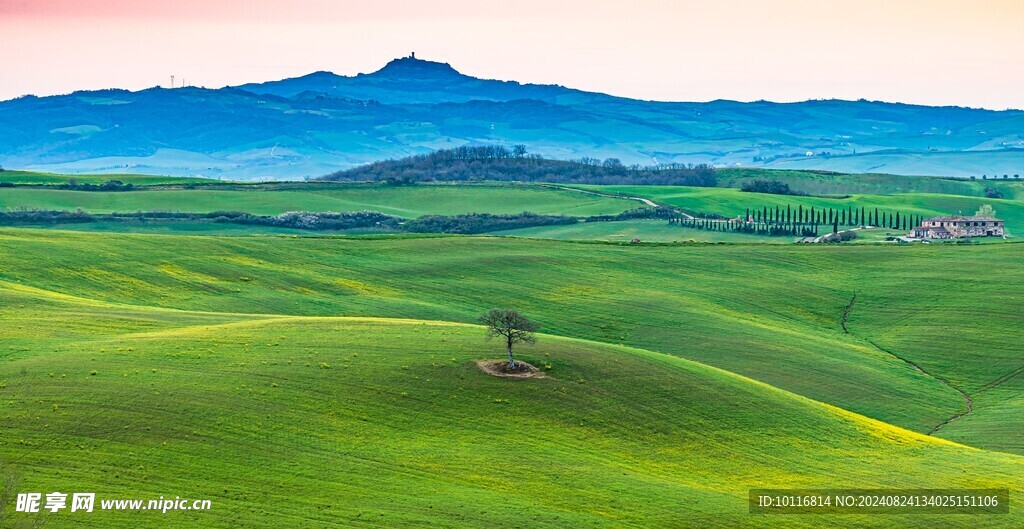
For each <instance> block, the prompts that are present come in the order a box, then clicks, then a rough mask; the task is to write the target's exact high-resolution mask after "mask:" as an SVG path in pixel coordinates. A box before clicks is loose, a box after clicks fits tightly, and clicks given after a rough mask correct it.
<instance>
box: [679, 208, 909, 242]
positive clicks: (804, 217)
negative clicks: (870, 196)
mask: <svg viewBox="0 0 1024 529" xmlns="http://www.w3.org/2000/svg"><path fill="white" fill-rule="evenodd" d="M922 220H923V217H921V216H920V215H914V214H906V213H902V212H900V211H895V212H892V211H880V210H879V209H878V208H874V209H868V208H866V207H860V208H855V207H853V206H848V207H846V208H816V207H814V206H811V207H807V208H805V207H804V206H803V204H798V205H797V206H796V207H795V208H794V207H793V206H792V205H787V206H786V207H785V208H782V207H780V206H775V207H774V208H770V207H768V206H763V207H762V208H760V209H753V210H752V209H750V208H747V210H746V213H745V214H744V215H743V216H742V217H738V218H735V219H709V218H687V217H680V216H676V217H674V218H672V219H670V220H669V224H671V225H676V226H682V227H687V228H695V229H701V230H709V231H723V232H736V233H752V234H757V235H770V236H801V237H817V236H818V235H820V233H821V228H822V227H823V226H824V227H825V228H826V229H827V228H831V232H832V233H838V232H839V230H840V228H846V227H856V226H874V227H879V228H888V229H892V230H903V231H910V230H911V229H913V228H914V227H916V226H919V225H920V224H921V221H922Z"/></svg>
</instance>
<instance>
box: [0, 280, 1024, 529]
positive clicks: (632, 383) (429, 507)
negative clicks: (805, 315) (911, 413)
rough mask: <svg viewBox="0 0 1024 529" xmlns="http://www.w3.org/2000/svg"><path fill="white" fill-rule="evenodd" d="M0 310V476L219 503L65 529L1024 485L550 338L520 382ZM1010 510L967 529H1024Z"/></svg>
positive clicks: (543, 515) (932, 451) (929, 444)
mask: <svg viewBox="0 0 1024 529" xmlns="http://www.w3.org/2000/svg"><path fill="white" fill-rule="evenodd" d="M0 300H2V303H0V314H3V316H4V321H5V323H6V324H7V326H8V328H9V329H13V332H10V333H5V334H4V341H3V346H4V347H3V349H4V353H5V355H6V356H5V361H4V362H2V363H0V380H2V381H3V388H2V389H0V392H2V393H0V394H2V395H4V397H5V398H4V402H3V406H2V407H0V418H2V420H3V424H4V426H5V436H4V438H5V441H4V442H2V443H0V460H2V461H3V462H4V463H6V464H7V465H8V467H9V468H13V469H15V470H16V472H17V473H18V474H19V477H20V479H21V483H20V485H19V490H41V491H50V490H73V491H83V490H88V491H94V492H96V493H97V495H98V498H100V499H103V498H124V497H128V498H140V499H148V498H156V497H158V496H162V495H163V496H166V495H171V496H173V495H182V496H183V497H188V498H204V499H210V500H211V501H212V503H213V510H211V511H209V512H171V513H168V514H159V513H153V512H142V513H131V512H121V513H118V512H97V513H92V514H91V515H89V516H88V517H87V516H84V515H83V516H75V515H72V514H69V513H68V512H66V511H64V512H61V513H57V514H52V515H44V516H43V518H44V519H46V520H47V521H48V523H47V526H56V527H95V526H97V525H102V526H103V527H111V528H120V527H133V528H135V527H195V526H203V527H211V528H219V527H225V528H226V527H238V526H250V527H253V526H260V527H285V526H287V527H295V526H303V527H335V526H337V525H351V526H367V527H396V526H417V525H430V526H431V527H465V526H473V527H482V526H490V527H521V526H523V524H524V523H526V524H529V525H530V526H531V527H570V526H571V527H581V526H593V527H623V526H648V527H650V526H691V527H711V526H723V527H724V526H728V527H769V526H777V524H778V522H779V519H778V518H772V517H768V516H751V515H749V514H747V506H746V496H747V489H748V488H749V487H756V486H773V487H830V486H836V484H837V483H841V484H842V485H843V486H851V487H937V486H943V487H955V486H959V487H1007V486H1008V487H1010V488H1011V489H1013V491H1014V494H1019V493H1020V492H1021V491H1022V490H1024V480H1022V479H1021V475H1022V472H1021V470H1024V459H1022V458H1021V457H1019V456H1011V455H1004V454H995V453H988V452H984V451H979V450H974V449H970V448H966V447H962V446H958V445H954V444H950V443H946V442H943V441H941V440H938V439H933V438H927V437H924V436H920V435H917V434H912V433H909V432H907V431H904V430H900V429H898V428H893V427H891V426H889V425H886V424H883V423H879V422H877V421H872V420H868V419H864V418H863V417H859V416H856V415H853V414H850V413H848V412H844V411H841V410H837V409H835V408H832V407H828V406H824V405H821V404H818V403H816V402H812V401H808V400H807V399H803V398H800V397H796V396H794V395H791V394H789V393H786V392H783V391H779V390H777V389H775V388H771V387H768V386H765V385H762V384H758V383H754V382H752V381H750V380H747V379H744V378H741V377H737V376H735V375H732V374H729V373H725V372H722V371H719V370H716V369H712V368H709V367H707V366H703V365H700V364H695V363H693V362H689V361H686V360H682V359H679V358H673V357H670V356H666V355H661V354H657V353H651V352H648V351H643V350H637V349H631V348H627V347H620V346H612V345H603V344H596V343H592V342H583V341H579V340H572V339H564V338H557V337H553V336H544V337H542V340H541V341H540V343H539V344H538V345H536V346H534V347H532V348H530V349H529V350H524V351H523V354H522V356H523V357H524V358H525V359H526V360H528V361H531V362H534V363H535V364H537V365H541V366H545V367H546V366H550V369H546V372H547V374H548V375H549V378H546V379H540V380H528V381H507V380H499V379H495V378H493V377H489V376H487V375H484V374H482V373H481V372H480V371H478V370H477V369H476V368H475V366H473V363H472V362H473V360H475V359H479V358H481V357H484V358H486V357H489V356H499V355H500V354H501V347H500V345H499V344H493V343H492V344H487V343H486V342H483V341H482V333H481V330H480V329H479V328H475V327H469V326H462V325H452V324H446V323H440V322H425V321H412V320H374V319H343V318H311V317H284V318H283V317H277V316H264V317H251V316H242V315H226V314H210V313H193V312H181V311H167V310H160V309H153V308H143V307H130V306H124V305H116V304H106V303H98V302H95V301H89V300H82V299H74V298H68V297H66V296H59V295H53V294H49V293H46V292H40V291H38V290H33V289H31V288H27V287H24V286H15V285H4V286H0ZM894 469H897V470H898V471H894ZM6 507H7V506H5V508H6ZM1011 512H1012V513H1013V514H1010V515H1008V516H981V517H971V518H970V519H969V520H968V519H965V518H960V517H950V518H949V519H947V523H951V524H953V525H959V524H960V523H961V522H963V523H967V522H969V523H970V525H971V527H1004V526H1007V525H1013V524H1016V523H1019V522H1020V521H1021V517H1020V516H1021V515H1020V514H1019V513H1017V511H1011ZM15 519H17V518H15ZM785 523H786V525H788V526H791V527H819V526H820V525H821V524H822V523H827V524H828V525H830V526H836V527H845V526H849V527H891V526H892V525H893V524H896V525H899V526H901V527H932V526H933V524H934V519H933V518H931V517H920V516H918V517H910V516H868V517H856V516H831V517H821V516H814V517H792V518H789V519H787V520H786V522H785Z"/></svg>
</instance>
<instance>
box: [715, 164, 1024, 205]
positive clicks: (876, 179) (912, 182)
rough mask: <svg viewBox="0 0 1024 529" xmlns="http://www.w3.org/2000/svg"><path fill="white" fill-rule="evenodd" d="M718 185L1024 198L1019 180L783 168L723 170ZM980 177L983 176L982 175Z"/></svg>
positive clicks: (836, 192)
mask: <svg viewBox="0 0 1024 529" xmlns="http://www.w3.org/2000/svg"><path fill="white" fill-rule="evenodd" d="M717 173H718V185H719V186H721V187H735V188H739V187H740V186H741V185H742V184H743V182H747V181H750V180H757V179H761V180H775V181H779V182H785V183H786V184H788V185H789V186H790V188H792V189H795V190H798V191H802V192H804V193H809V194H812V195H844V194H861V195H864V194H874V195H888V194H894V193H938V194H942V195H964V196H977V197H984V196H985V189H986V188H991V189H996V190H998V191H999V192H1001V193H1002V194H1003V198H1006V199H1024V182H1021V181H1020V180H1019V179H1013V178H1012V177H1011V179H1008V180H1003V179H1002V178H999V179H989V180H981V179H980V178H979V179H976V180H970V179H967V178H938V177H933V176H904V175H893V174H877V173H867V174H847V173H832V172H813V171H795V170H781V169H719V170H718V171H717ZM979 176H980V175H979Z"/></svg>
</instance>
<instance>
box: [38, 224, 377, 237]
mask: <svg viewBox="0 0 1024 529" xmlns="http://www.w3.org/2000/svg"><path fill="white" fill-rule="evenodd" d="M19 227H23V228H37V229H51V230H67V231H86V232H102V233H153V234H178V235H239V236H247V235H295V236H309V237H314V236H320V235H324V234H327V233H338V232H321V231H311V230H300V229H294V228H280V227H277V226H254V225H247V224H230V223H221V222H201V221H181V220H148V221H145V222H141V221H140V222H114V221H105V220H101V221H95V222H83V223H66V224H49V225H19ZM365 232H366V230H349V231H347V232H345V233H365Z"/></svg>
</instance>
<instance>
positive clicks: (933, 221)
mask: <svg viewBox="0 0 1024 529" xmlns="http://www.w3.org/2000/svg"><path fill="white" fill-rule="evenodd" d="M908 235H910V236H911V237H914V238H915V239H959V238H962V237H1003V236H1004V235H1005V227H1004V226H1003V221H1001V220H999V219H994V218H992V217H965V216H951V217H932V218H930V219H925V220H924V221H922V222H921V225H920V226H918V227H916V228H914V229H913V231H911V232H910V233H909V234H908Z"/></svg>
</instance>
